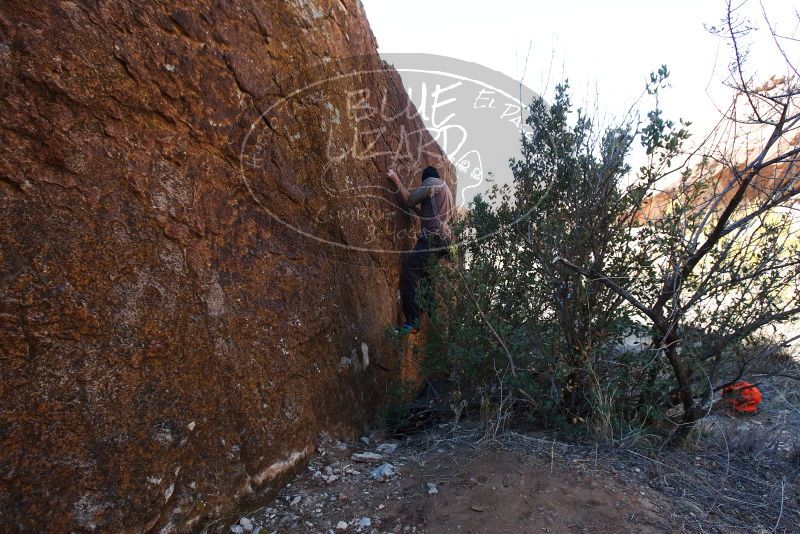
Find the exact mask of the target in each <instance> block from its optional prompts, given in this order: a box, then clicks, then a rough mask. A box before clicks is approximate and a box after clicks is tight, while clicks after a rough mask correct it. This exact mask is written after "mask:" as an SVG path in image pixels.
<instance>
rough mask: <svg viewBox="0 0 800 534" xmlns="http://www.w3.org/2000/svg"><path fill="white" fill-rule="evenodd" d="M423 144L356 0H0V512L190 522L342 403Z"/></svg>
mask: <svg viewBox="0 0 800 534" xmlns="http://www.w3.org/2000/svg"><path fill="white" fill-rule="evenodd" d="M347 58H354V59H347ZM346 59H347V60H346ZM445 161H446V160H445V159H444V157H443V156H442V153H441V151H440V150H439V149H438V146H437V145H436V144H435V143H433V142H432V139H431V138H430V135H429V134H428V133H427V131H426V130H425V128H424V127H423V125H422V122H421V120H420V119H419V117H418V116H417V114H416V111H415V110H414V108H413V106H412V105H411V104H410V102H409V101H408V98H407V95H406V94H405V91H404V90H403V87H402V84H401V81H400V77H399V75H398V74H397V73H396V72H395V71H394V70H393V69H391V68H389V67H387V66H386V65H383V64H382V63H381V62H380V60H379V58H378V57H377V55H376V43H375V39H374V37H373V35H372V33H371V31H370V29H369V27H368V24H367V22H366V17H365V15H364V12H363V9H362V7H361V5H360V3H359V2H357V1H354V0H291V1H285V0H282V1H277V0H274V1H269V0H263V1H259V0H226V1H219V0H194V1H193V0H185V1H179V0H167V1H161V2H135V3H132V2H126V1H122V0H110V1H104V2H97V1H94V0H86V1H83V0H80V1H79V0H76V1H69V0H62V1H55V0H54V1H51V2H30V1H28V0H5V1H4V2H2V4H0V357H1V358H2V364H1V365H0V530H2V531H4V532H13V531H26V532H30V531H36V530H40V529H45V530H48V531H53V532H68V531H103V532H110V531H123V530H124V531H126V532H145V531H163V532H169V531H187V530H193V529H198V528H201V527H202V526H203V525H206V524H208V522H209V521H210V520H212V519H215V518H218V517H221V516H222V515H223V514H226V513H229V512H232V511H235V510H236V509H239V508H241V507H242V506H245V505H248V506H252V505H254V504H255V503H257V502H263V501H264V500H266V499H267V498H268V497H270V496H271V495H272V490H274V489H276V488H278V487H279V486H280V485H281V484H282V483H283V482H285V481H286V480H287V478H288V477H289V476H290V475H291V474H292V473H293V471H294V470H296V469H297V468H298V467H299V466H301V465H302V464H303V461H304V459H305V458H306V457H307V456H308V455H309V454H310V453H311V452H312V451H313V449H314V443H315V439H316V437H317V435H318V434H319V432H321V431H328V432H331V433H345V432H348V431H351V430H352V429H354V428H356V427H357V426H358V425H360V424H362V423H363V421H364V420H365V418H367V417H368V416H370V415H371V414H372V413H373V412H374V410H375V409H376V407H377V406H378V404H379V402H380V401H381V399H382V393H384V392H385V389H386V385H387V383H388V381H389V380H390V379H391V378H392V377H393V375H394V373H395V369H397V367H398V366H397V365H395V363H396V362H392V361H391V356H390V351H389V350H388V349H387V347H386V345H385V342H384V328H385V326H386V325H388V324H391V323H394V322H395V321H397V319H398V316H397V314H398V312H397V302H396V301H397V273H398V268H399V262H400V255H399V254H397V253H395V251H397V250H402V249H404V248H405V247H408V246H410V244H411V242H412V240H413V234H414V227H413V221H412V219H411V217H409V216H408V215H407V214H404V213H402V212H401V211H400V210H398V209H397V208H396V206H395V204H394V199H393V197H392V194H391V192H390V191H388V190H387V189H386V187H385V186H386V185H387V183H388V182H386V180H385V177H384V174H385V171H386V169H387V167H388V166H389V165H395V166H397V167H398V168H399V169H400V170H401V173H405V175H407V176H410V175H411V173H413V172H414V171H415V170H417V169H421V168H422V167H423V166H424V165H427V164H434V165H438V166H440V168H442V170H443V172H444V173H445V178H446V179H447V180H448V182H449V183H450V184H451V186H452V185H454V184H453V182H454V176H455V175H454V173H453V170H452V168H450V167H449V166H448V165H447V164H446V163H445Z"/></svg>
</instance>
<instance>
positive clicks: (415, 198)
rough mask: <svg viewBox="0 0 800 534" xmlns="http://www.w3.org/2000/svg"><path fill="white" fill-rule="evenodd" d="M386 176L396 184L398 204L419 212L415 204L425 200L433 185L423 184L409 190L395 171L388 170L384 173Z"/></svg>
mask: <svg viewBox="0 0 800 534" xmlns="http://www.w3.org/2000/svg"><path fill="white" fill-rule="evenodd" d="M386 176H387V177H388V178H389V179H390V180H391V181H392V182H394V184H395V185H396V186H397V194H398V195H399V196H400V204H401V205H402V206H403V207H404V208H412V209H413V210H414V211H415V212H417V214H419V209H418V208H417V204H419V203H420V202H422V201H423V200H425V197H427V196H428V195H430V194H431V190H432V189H433V187H434V186H432V185H429V184H423V185H421V186H419V187H416V188H414V189H412V190H411V191H409V190H408V188H407V187H406V186H405V184H403V181H402V180H401V179H400V176H398V174H397V173H396V172H394V171H392V170H390V171H389V172H388V173H386ZM426 181H427V180H426Z"/></svg>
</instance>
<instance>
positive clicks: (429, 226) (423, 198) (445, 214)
mask: <svg viewBox="0 0 800 534" xmlns="http://www.w3.org/2000/svg"><path fill="white" fill-rule="evenodd" d="M386 176H387V178H389V180H391V181H392V182H394V184H395V185H396V186H397V194H398V197H399V202H400V205H401V206H402V207H405V208H411V209H413V210H414V211H415V212H416V213H417V215H418V216H419V219H420V222H421V226H422V229H421V232H420V234H419V236H418V238H417V243H416V245H415V246H414V250H412V251H411V252H410V253H409V254H408V255H406V257H405V259H404V260H403V266H402V269H401V270H400V299H401V300H402V303H403V315H404V316H405V322H404V323H403V324H402V325H401V326H400V327H398V332H400V333H410V332H416V331H418V330H419V326H420V317H421V315H422V307H421V306H420V305H419V303H418V302H417V289H418V285H419V281H420V280H430V274H431V269H432V268H433V266H434V265H436V263H437V262H438V261H439V258H441V257H443V256H447V255H449V246H450V243H451V240H452V233H451V231H450V226H449V224H448V221H449V220H450V217H451V215H452V212H453V194H452V193H451V192H450V188H449V187H447V184H446V183H445V182H444V180H442V179H441V178H440V177H439V173H438V171H437V170H436V168H434V167H430V166H429V167H426V168H425V169H424V170H423V171H422V184H421V185H420V186H419V187H417V188H415V189H413V190H411V191H409V190H408V189H407V188H406V186H405V185H404V184H403V181H402V180H401V179H400V176H398V174H397V173H396V172H395V171H394V170H391V169H390V170H389V172H388V173H387V174H386ZM426 301H427V302H425V307H426V311H428V315H430V310H431V308H432V305H433V304H434V302H433V296H432V291H431V295H430V296H429V297H428V298H427V299H426Z"/></svg>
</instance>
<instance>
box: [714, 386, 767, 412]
mask: <svg viewBox="0 0 800 534" xmlns="http://www.w3.org/2000/svg"><path fill="white" fill-rule="evenodd" d="M722 398H723V400H724V401H725V402H727V403H728V405H729V406H730V407H731V408H733V411H735V412H744V413H754V412H755V411H756V409H757V408H758V404H759V403H760V402H761V392H760V391H759V390H758V388H757V387H755V386H754V385H753V384H751V383H749V382H736V383H735V384H731V385H730V386H725V387H724V388H722Z"/></svg>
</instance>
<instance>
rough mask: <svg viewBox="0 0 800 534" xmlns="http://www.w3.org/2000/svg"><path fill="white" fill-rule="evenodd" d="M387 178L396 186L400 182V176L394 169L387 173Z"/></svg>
mask: <svg viewBox="0 0 800 534" xmlns="http://www.w3.org/2000/svg"><path fill="white" fill-rule="evenodd" d="M386 177H387V178H388V179H389V180H391V181H392V182H394V183H395V184H397V183H398V182H399V181H400V176H398V175H397V173H396V172H394V169H389V172H387V173H386Z"/></svg>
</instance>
